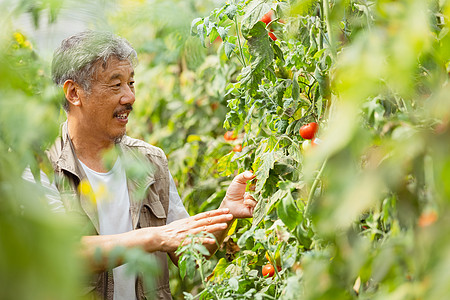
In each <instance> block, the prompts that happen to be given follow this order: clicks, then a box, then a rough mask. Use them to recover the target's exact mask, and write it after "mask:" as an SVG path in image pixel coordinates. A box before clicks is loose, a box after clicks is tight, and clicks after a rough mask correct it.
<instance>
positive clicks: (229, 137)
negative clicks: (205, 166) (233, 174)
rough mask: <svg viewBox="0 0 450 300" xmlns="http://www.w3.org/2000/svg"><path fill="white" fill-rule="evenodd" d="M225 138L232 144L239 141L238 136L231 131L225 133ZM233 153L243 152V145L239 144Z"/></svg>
mask: <svg viewBox="0 0 450 300" xmlns="http://www.w3.org/2000/svg"><path fill="white" fill-rule="evenodd" d="M223 138H224V139H225V141H227V142H230V141H234V140H236V139H237V134H236V133H235V132H234V131H233V130H231V131H227V132H225V134H224V135H223ZM233 151H234V152H241V151H242V145H241V144H237V145H235V146H234V147H233Z"/></svg>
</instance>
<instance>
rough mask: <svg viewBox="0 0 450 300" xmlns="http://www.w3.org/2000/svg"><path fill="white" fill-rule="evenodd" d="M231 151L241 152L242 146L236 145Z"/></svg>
mask: <svg viewBox="0 0 450 300" xmlns="http://www.w3.org/2000/svg"><path fill="white" fill-rule="evenodd" d="M233 151H234V152H241V151H242V145H241V144H238V145H236V146H234V148H233Z"/></svg>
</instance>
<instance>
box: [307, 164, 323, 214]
mask: <svg viewBox="0 0 450 300" xmlns="http://www.w3.org/2000/svg"><path fill="white" fill-rule="evenodd" d="M327 161H328V159H325V161H324V162H323V164H322V167H321V168H320V170H319V173H317V176H316V178H315V179H314V182H313V185H312V186H311V191H310V192H309V196H308V202H307V203H306V207H305V217H306V218H308V217H309V214H310V210H311V205H312V201H313V198H314V194H315V192H316V189H317V185H318V184H319V179H320V177H321V176H322V173H323V170H325V166H326V164H327Z"/></svg>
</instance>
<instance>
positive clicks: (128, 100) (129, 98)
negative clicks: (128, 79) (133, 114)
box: [120, 85, 136, 105]
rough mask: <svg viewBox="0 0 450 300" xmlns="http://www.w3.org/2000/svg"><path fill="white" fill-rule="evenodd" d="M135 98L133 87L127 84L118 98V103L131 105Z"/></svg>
mask: <svg viewBox="0 0 450 300" xmlns="http://www.w3.org/2000/svg"><path fill="white" fill-rule="evenodd" d="M135 100H136V97H135V94H134V87H130V86H129V85H127V86H126V88H125V91H124V94H123V95H122V98H120V104H122V105H124V104H131V105H133V103H134V101H135Z"/></svg>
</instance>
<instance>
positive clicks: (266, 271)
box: [262, 264, 275, 277]
mask: <svg viewBox="0 0 450 300" xmlns="http://www.w3.org/2000/svg"><path fill="white" fill-rule="evenodd" d="M274 274H275V268H274V267H273V266H272V264H267V265H265V266H264V267H263V268H262V275H263V276H264V277H272V276H273V275H274Z"/></svg>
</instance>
